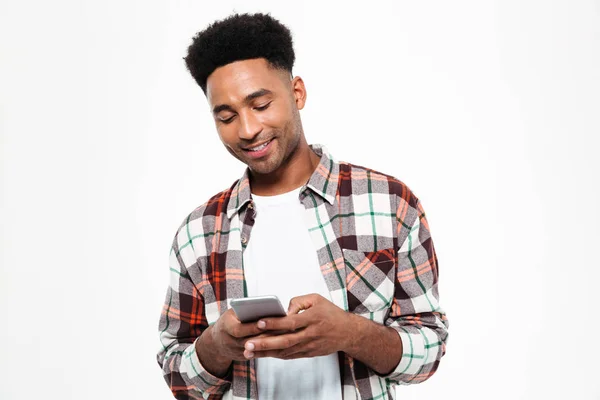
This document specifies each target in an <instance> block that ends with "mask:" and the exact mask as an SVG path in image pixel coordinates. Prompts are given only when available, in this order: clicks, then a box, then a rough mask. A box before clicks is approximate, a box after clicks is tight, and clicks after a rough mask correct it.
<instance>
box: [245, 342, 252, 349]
mask: <svg viewBox="0 0 600 400" xmlns="http://www.w3.org/2000/svg"><path fill="white" fill-rule="evenodd" d="M246 350H254V343H246Z"/></svg>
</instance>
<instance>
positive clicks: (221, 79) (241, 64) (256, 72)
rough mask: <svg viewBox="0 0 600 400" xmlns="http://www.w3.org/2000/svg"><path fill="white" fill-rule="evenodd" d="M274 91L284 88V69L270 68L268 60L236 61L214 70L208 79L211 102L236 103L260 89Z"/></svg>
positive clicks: (207, 94) (208, 95)
mask: <svg viewBox="0 0 600 400" xmlns="http://www.w3.org/2000/svg"><path fill="white" fill-rule="evenodd" d="M261 88H264V89H269V90H271V91H273V92H275V91H277V90H281V89H282V88H283V81H282V71H280V70H277V69H273V68H269V65H268V64H267V60H265V59H264V58H255V59H250V60H242V61H236V62H233V63H230V64H227V65H224V66H222V67H219V68H217V69H215V70H214V71H213V73H212V74H210V76H209V77H208V79H207V80H206V97H207V99H208V102H209V104H211V105H214V104H221V103H227V104H231V103H236V102H240V101H242V100H243V98H244V97H245V96H246V95H248V94H250V93H252V92H254V91H256V90H258V89H261Z"/></svg>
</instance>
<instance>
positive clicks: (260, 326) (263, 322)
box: [258, 321, 267, 328]
mask: <svg viewBox="0 0 600 400" xmlns="http://www.w3.org/2000/svg"><path fill="white" fill-rule="evenodd" d="M266 326H267V324H266V322H265V321H258V327H259V328H264V327H266Z"/></svg>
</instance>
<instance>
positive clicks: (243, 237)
mask: <svg viewBox="0 0 600 400" xmlns="http://www.w3.org/2000/svg"><path fill="white" fill-rule="evenodd" d="M247 242H248V239H246V236H242V243H243V244H246V243H247Z"/></svg>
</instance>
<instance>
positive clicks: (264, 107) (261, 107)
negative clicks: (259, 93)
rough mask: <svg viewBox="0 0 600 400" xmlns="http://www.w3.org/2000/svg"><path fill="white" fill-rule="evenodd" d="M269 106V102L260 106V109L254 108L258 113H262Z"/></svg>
mask: <svg viewBox="0 0 600 400" xmlns="http://www.w3.org/2000/svg"><path fill="white" fill-rule="evenodd" d="M270 105H271V102H268V103H267V104H265V105H264V106H260V107H254V109H255V110H258V111H263V110H266V109H267V108H269V106H270Z"/></svg>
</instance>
